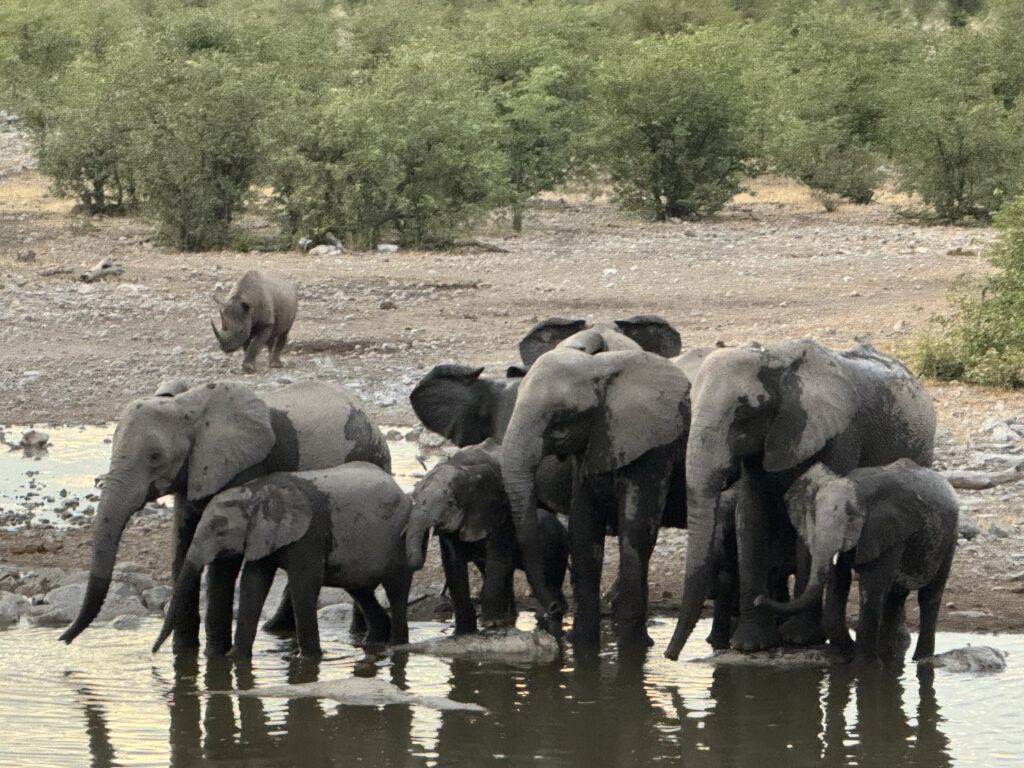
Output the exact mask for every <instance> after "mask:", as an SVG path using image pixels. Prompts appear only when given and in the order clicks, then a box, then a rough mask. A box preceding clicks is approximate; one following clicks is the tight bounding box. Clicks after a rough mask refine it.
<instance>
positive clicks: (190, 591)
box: [153, 560, 203, 653]
mask: <svg viewBox="0 0 1024 768" xmlns="http://www.w3.org/2000/svg"><path fill="white" fill-rule="evenodd" d="M202 576H203V566H202V565H201V564H197V563H195V562H193V561H191V560H186V561H185V562H184V564H183V565H182V566H181V572H180V573H179V574H178V580H177V581H176V582H175V583H174V594H173V595H171V602H170V604H169V605H168V606H167V611H166V613H165V614H164V625H163V627H161V628H160V634H159V635H157V638H156V641H155V642H154V643H153V653H156V652H157V651H159V650H160V646H161V645H163V644H164V641H165V640H167V638H168V637H170V635H171V633H172V632H173V631H174V629H175V627H177V626H178V624H179V623H180V622H181V619H182V618H184V615H185V614H187V613H188V611H187V610H185V605H186V604H187V603H188V602H189V596H190V595H197V594H199V589H200V582H201V581H202Z"/></svg>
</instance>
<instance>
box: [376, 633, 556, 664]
mask: <svg viewBox="0 0 1024 768" xmlns="http://www.w3.org/2000/svg"><path fill="white" fill-rule="evenodd" d="M393 650H394V651H402V652H408V653H422V654H424V655H426V656H441V657H444V658H448V659H475V660H479V661H509V662H534V663H538V664H546V663H549V662H552V661H555V660H557V659H558V658H560V657H561V654H562V648H561V646H560V645H559V643H558V640H556V639H555V638H554V637H552V636H551V635H550V634H548V633H547V632H544V631H543V630H539V629H536V630H534V631H533V632H523V631H522V630H520V629H516V628H515V627H503V628H501V629H492V630H484V631H483V632H478V633H476V634H471V635H457V636H455V637H442V638H441V639H439V640H425V641H423V642H422V643H412V644H410V645H400V646H397V647H396V648H394V649H393Z"/></svg>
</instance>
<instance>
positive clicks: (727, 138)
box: [596, 27, 750, 220]
mask: <svg viewBox="0 0 1024 768" xmlns="http://www.w3.org/2000/svg"><path fill="white" fill-rule="evenodd" d="M745 58H746V49H745V36H744V30H743V28H742V27H715V28H704V29H701V30H699V31H697V32H695V33H694V34H679V35H675V36H673V37H668V38H658V39H654V38H648V39H644V40H640V41H637V42H635V43H633V44H632V45H630V46H629V47H628V49H627V50H625V51H624V52H623V53H622V54H621V55H619V56H617V57H615V58H613V59H612V60H610V61H607V62H605V64H604V66H603V68H602V72H601V75H600V82H599V86H598V87H599V91H598V95H597V104H598V114H597V127H596V137H597V142H598V143H599V146H600V147H601V162H602V166H603V168H604V169H605V170H606V171H607V172H608V174H609V176H610V177H611V180H612V182H613V184H614V187H615V192H616V196H617V199H618V201H619V203H620V204H621V205H622V206H623V207H624V208H627V209H630V210H636V211H642V212H644V213H647V214H650V215H651V216H653V217H654V218H655V219H658V220H664V219H667V218H669V217H676V216H678V217H683V216H691V215H706V214H710V213H713V212H715V211H717V210H718V209H720V208H721V207H722V206H723V205H724V204H725V202H726V201H727V200H729V198H730V197H732V196H733V195H734V194H735V193H736V192H737V191H738V189H739V180H738V179H739V173H740V171H741V170H742V168H743V161H744V160H745V159H746V158H747V156H748V154H749V145H748V136H747V124H746V121H747V116H748V111H749V109H750V104H749V98H748V93H747V88H746V81H745V72H744V60H745Z"/></svg>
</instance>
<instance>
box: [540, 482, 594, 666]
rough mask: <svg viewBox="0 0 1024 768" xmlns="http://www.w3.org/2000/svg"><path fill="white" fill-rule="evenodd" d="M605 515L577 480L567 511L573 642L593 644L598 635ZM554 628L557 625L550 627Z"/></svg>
mask: <svg viewBox="0 0 1024 768" xmlns="http://www.w3.org/2000/svg"><path fill="white" fill-rule="evenodd" d="M604 531H605V519H604V515H603V514H601V513H600V511H599V510H598V509H595V505H594V503H593V500H592V499H591V497H590V489H589V488H587V487H586V486H585V485H583V484H582V483H579V482H577V483H576V484H575V486H574V488H573V494H572V513H571V514H570V515H569V542H570V551H571V554H572V570H571V575H572V592H573V598H574V601H575V603H576V605H575V610H574V611H573V616H572V642H573V644H574V645H591V646H596V645H597V644H598V643H599V642H600V639H601V565H602V561H603V560H604ZM551 629H554V630H555V631H557V630H558V627H553V628H551Z"/></svg>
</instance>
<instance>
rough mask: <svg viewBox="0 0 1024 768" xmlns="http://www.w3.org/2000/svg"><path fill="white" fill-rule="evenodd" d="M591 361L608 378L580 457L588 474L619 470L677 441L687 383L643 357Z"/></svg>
mask: <svg viewBox="0 0 1024 768" xmlns="http://www.w3.org/2000/svg"><path fill="white" fill-rule="evenodd" d="M592 359H593V360H594V361H595V363H600V364H601V365H602V366H607V367H606V368H605V370H608V371H610V374H608V375H607V377H606V379H605V384H604V399H603V402H602V404H601V406H599V408H598V415H597V418H595V420H594V424H593V426H592V427H591V431H590V438H589V440H588V442H587V451H586V454H585V455H584V462H585V466H586V468H587V471H588V472H590V473H598V472H609V471H611V470H613V469H620V468H622V467H624V466H626V465H627V464H629V463H631V462H633V461H635V460H636V459H638V458H640V456H642V455H643V454H645V453H647V451H650V450H652V449H654V448H658V447H660V446H663V445H668V444H669V443H672V442H673V441H675V440H678V439H680V438H681V437H683V435H684V434H685V433H686V430H687V429H688V428H689V398H690V382H689V380H688V379H687V378H686V376H684V375H683V372H682V371H681V370H679V368H677V367H676V366H675V365H673V364H672V363H671V362H669V361H668V360H666V359H664V358H662V357H658V356H657V355H653V354H651V353H649V352H639V351H635V352H604V353H602V354H600V355H597V356H595V357H594V358H592Z"/></svg>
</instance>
